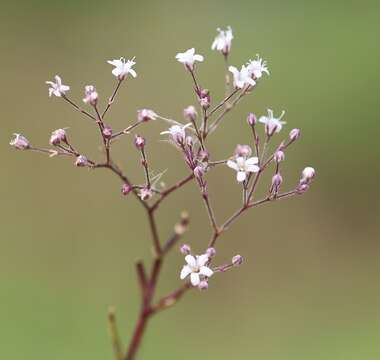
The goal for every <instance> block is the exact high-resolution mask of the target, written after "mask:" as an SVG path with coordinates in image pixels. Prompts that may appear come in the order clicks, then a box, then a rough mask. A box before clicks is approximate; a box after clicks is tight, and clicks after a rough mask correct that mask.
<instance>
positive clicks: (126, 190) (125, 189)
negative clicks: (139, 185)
mask: <svg viewBox="0 0 380 360" xmlns="http://www.w3.org/2000/svg"><path fill="white" fill-rule="evenodd" d="M132 190H133V188H132V186H131V185H129V184H123V186H122V187H121V193H122V194H123V195H124V196H126V195H128V194H129V193H130V192H131V191H132Z"/></svg>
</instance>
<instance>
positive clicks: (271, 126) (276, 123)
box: [259, 109, 286, 136]
mask: <svg viewBox="0 0 380 360" xmlns="http://www.w3.org/2000/svg"><path fill="white" fill-rule="evenodd" d="M284 114H285V111H284V110H283V111H282V113H281V115H280V117H278V118H275V117H273V110H271V109H268V116H261V117H260V119H259V121H260V122H261V123H263V124H265V133H266V134H267V135H268V136H272V135H273V134H274V133H275V132H276V133H278V132H280V131H281V129H282V125H284V124H286V122H285V121H281V119H282V117H283V116H284Z"/></svg>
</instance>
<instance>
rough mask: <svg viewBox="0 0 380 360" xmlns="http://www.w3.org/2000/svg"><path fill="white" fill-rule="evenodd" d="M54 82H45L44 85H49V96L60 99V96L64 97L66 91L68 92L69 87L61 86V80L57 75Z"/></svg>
mask: <svg viewBox="0 0 380 360" xmlns="http://www.w3.org/2000/svg"><path fill="white" fill-rule="evenodd" d="M54 80H55V82H53V81H45V82H46V84H48V85H50V87H49V96H52V95H55V96H58V97H61V96H62V95H65V93H66V91H69V90H70V86H67V85H63V84H62V79H61V78H60V77H59V76H58V75H55V76H54Z"/></svg>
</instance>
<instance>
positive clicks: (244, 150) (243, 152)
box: [235, 144, 252, 158]
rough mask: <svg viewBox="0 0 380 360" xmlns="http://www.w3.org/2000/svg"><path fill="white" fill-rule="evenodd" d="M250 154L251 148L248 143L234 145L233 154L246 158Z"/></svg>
mask: <svg viewBox="0 0 380 360" xmlns="http://www.w3.org/2000/svg"><path fill="white" fill-rule="evenodd" d="M251 154H252V149H251V147H250V146H249V145H240V144H238V145H236V148H235V156H236V157H244V158H247V157H249V156H251Z"/></svg>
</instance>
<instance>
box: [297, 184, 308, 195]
mask: <svg viewBox="0 0 380 360" xmlns="http://www.w3.org/2000/svg"><path fill="white" fill-rule="evenodd" d="M309 189H310V185H308V184H299V185H298V187H297V194H298V195H302V194H304V193H305V192H306V191H308V190H309Z"/></svg>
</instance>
